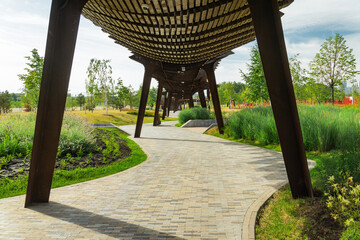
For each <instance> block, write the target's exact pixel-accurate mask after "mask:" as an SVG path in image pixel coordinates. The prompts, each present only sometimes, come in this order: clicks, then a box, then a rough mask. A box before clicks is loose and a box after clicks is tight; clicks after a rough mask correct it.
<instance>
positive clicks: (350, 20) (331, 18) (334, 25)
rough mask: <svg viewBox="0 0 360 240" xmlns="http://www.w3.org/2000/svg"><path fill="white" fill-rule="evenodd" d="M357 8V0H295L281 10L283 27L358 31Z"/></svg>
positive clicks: (359, 6)
mask: <svg viewBox="0 0 360 240" xmlns="http://www.w3.org/2000/svg"><path fill="white" fill-rule="evenodd" d="M359 9H360V1H358V0H343V1H339V0H315V1H314V0H301V1H300V0H296V1H294V2H293V3H292V4H291V5H290V6H289V7H287V8H285V9H283V10H282V11H283V12H284V13H285V16H284V17H283V21H284V29H285V31H299V30H302V31H308V30H310V29H319V28H320V30H324V29H326V30H333V31H359V30H360V25H359V23H360V14H359ZM321 28H322V29H321Z"/></svg>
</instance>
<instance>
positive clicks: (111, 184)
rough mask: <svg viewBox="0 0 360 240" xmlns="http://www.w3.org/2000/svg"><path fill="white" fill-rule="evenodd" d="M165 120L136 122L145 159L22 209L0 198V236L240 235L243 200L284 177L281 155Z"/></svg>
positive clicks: (246, 204) (20, 200) (16, 200)
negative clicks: (125, 169)
mask: <svg viewBox="0 0 360 240" xmlns="http://www.w3.org/2000/svg"><path fill="white" fill-rule="evenodd" d="M171 124H174V122H172V123H169V122H165V123H163V124H162V125H161V126H158V127H153V126H152V125H151V124H145V125H144V126H143V131H142V137H141V138H139V139H135V140H136V142H138V143H139V144H140V145H141V146H142V147H143V148H144V150H145V151H146V152H147V153H148V154H150V158H149V159H148V160H147V161H145V162H144V163H142V164H140V165H138V166H136V167H134V168H132V169H129V170H127V171H124V172H122V173H118V174H115V175H112V176H108V177H105V178H102V179H97V180H93V181H89V182H86V183H80V184H76V185H72V186H67V187H62V188H57V189H53V190H52V192H51V198H50V201H51V202H50V203H49V204H40V205H38V206H33V207H31V208H30V209H24V208H23V204H24V196H18V197H13V198H7V199H2V200H0V239H37V240H40V239H141V240H143V239H241V235H242V228H243V222H244V219H245V218H246V216H245V214H246V212H247V211H248V210H249V209H250V208H251V207H250V206H251V205H252V204H254V202H256V200H257V199H258V198H259V197H260V196H262V195H263V194H264V193H266V192H269V191H273V189H274V187H277V186H278V185H279V184H282V183H283V182H284V180H286V174H285V170H284V164H283V161H282V157H281V155H280V154H279V153H277V152H273V151H269V150H265V149H261V148H257V147H252V146H248V145H242V144H238V143H233V142H229V141H226V140H222V139H218V138H215V137H212V136H208V135H204V134H199V133H197V132H196V131H191V130H188V129H182V128H178V127H174V126H171ZM121 129H123V130H125V131H128V132H130V133H133V132H134V126H124V127H121ZM245 230H246V229H245Z"/></svg>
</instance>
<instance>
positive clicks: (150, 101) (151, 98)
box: [147, 87, 157, 108]
mask: <svg viewBox="0 0 360 240" xmlns="http://www.w3.org/2000/svg"><path fill="white" fill-rule="evenodd" d="M156 97H157V88H155V87H152V88H151V89H150V91H149V96H148V100H147V105H148V106H150V107H151V108H152V107H154V105H155V103H156Z"/></svg>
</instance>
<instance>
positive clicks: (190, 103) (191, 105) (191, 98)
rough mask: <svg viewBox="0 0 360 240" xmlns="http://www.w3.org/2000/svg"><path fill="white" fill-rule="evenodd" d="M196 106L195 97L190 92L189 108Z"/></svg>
mask: <svg viewBox="0 0 360 240" xmlns="http://www.w3.org/2000/svg"><path fill="white" fill-rule="evenodd" d="M193 107H194V99H193V95H192V94H191V93H190V95H189V108H193Z"/></svg>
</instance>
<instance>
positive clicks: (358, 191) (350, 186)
mask: <svg viewBox="0 0 360 240" xmlns="http://www.w3.org/2000/svg"><path fill="white" fill-rule="evenodd" d="M325 196H327V200H326V204H327V206H328V208H329V209H330V210H331V212H332V213H331V216H332V217H333V218H334V219H335V220H336V221H338V222H339V223H340V224H343V225H344V226H345V227H349V226H350V225H352V224H354V223H355V222H356V221H360V185H358V184H356V183H354V181H353V178H352V177H350V175H349V173H347V174H342V173H340V174H339V179H336V178H335V177H334V176H331V177H330V178H329V180H328V188H327V191H326V192H325Z"/></svg>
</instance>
